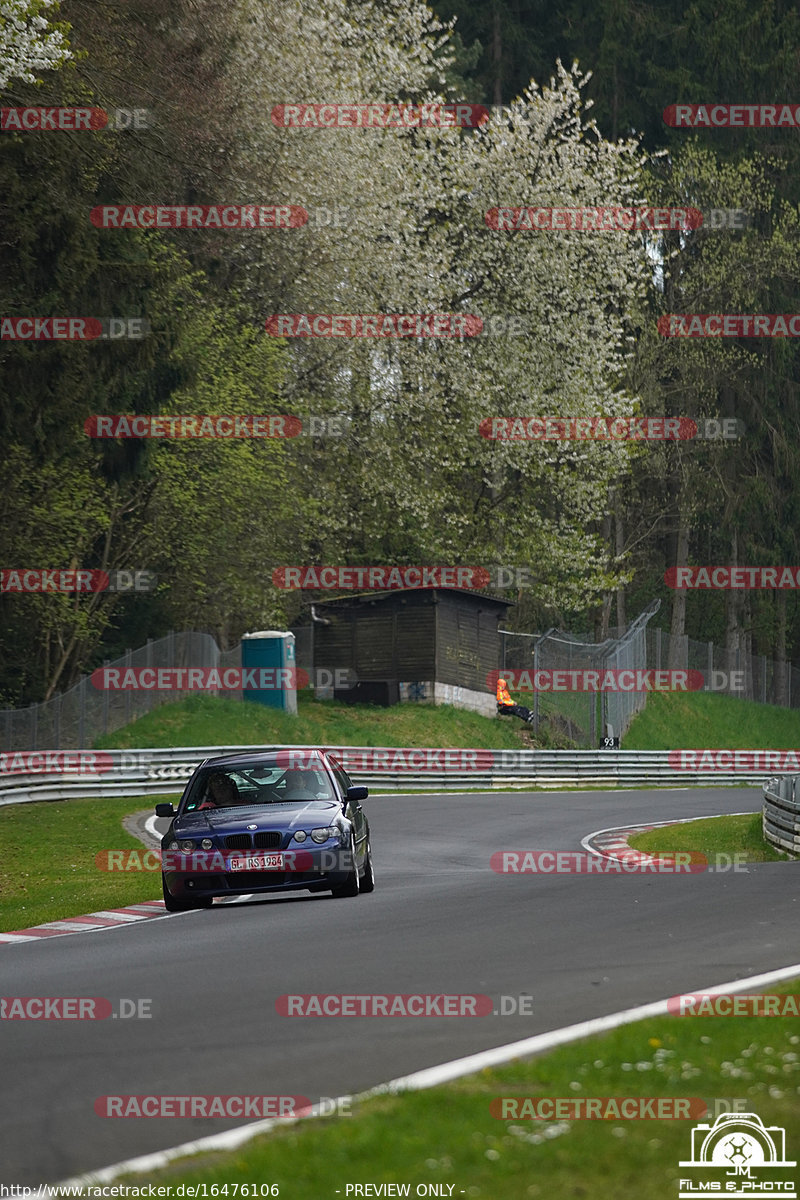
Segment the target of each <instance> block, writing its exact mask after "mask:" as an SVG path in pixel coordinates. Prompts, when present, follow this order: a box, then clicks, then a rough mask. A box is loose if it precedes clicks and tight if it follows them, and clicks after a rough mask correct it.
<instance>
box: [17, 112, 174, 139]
mask: <svg viewBox="0 0 800 1200" xmlns="http://www.w3.org/2000/svg"><path fill="white" fill-rule="evenodd" d="M151 122H152V114H151V112H150V109H147V108H112V109H110V110H106V109H104V108H48V107H42V108H0V133H82V132H83V133H96V132H97V131H98V130H100V129H108V130H110V131H112V132H115V133H116V132H120V131H121V130H129V129H147V128H149V126H150V124H151Z"/></svg>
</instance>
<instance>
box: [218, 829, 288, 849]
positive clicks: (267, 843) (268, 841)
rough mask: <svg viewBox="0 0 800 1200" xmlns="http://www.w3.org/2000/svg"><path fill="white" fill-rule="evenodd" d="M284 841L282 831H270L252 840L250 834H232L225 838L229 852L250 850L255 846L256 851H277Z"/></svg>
mask: <svg viewBox="0 0 800 1200" xmlns="http://www.w3.org/2000/svg"><path fill="white" fill-rule="evenodd" d="M282 841H283V834H282V833H281V832H280V830H278V829H275V830H273V829H268V830H266V832H264V833H257V834H256V835H255V837H252V838H251V836H250V834H249V833H231V834H229V835H228V837H226V838H225V847H226V849H227V850H250V849H252V848H253V847H254V846H255V848H256V850H277V849H279V848H280V845H281V842H282Z"/></svg>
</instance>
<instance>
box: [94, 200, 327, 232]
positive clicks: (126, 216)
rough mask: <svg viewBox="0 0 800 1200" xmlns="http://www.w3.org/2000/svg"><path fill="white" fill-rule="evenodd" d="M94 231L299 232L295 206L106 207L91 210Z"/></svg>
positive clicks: (303, 215)
mask: <svg viewBox="0 0 800 1200" xmlns="http://www.w3.org/2000/svg"><path fill="white" fill-rule="evenodd" d="M89 217H90V220H91V222H92V224H93V225H94V226H96V228H98V229H220V230H222V229H300V228H301V227H302V226H303V225H305V224H306V223H307V221H308V212H307V210H306V209H305V208H303V207H302V205H299V204H277V205H275V204H273V205H267V204H194V205H191V204H190V205H186V204H106V205H99V206H98V207H96V208H93V209H92V210H91V212H90V214H89Z"/></svg>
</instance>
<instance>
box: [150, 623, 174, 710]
mask: <svg viewBox="0 0 800 1200" xmlns="http://www.w3.org/2000/svg"><path fill="white" fill-rule="evenodd" d="M167 636H169V635H167ZM144 655H145V657H144V662H145V666H146V667H152V665H153V639H152V638H148V639H147V645H146V646H145V650H144ZM152 707H153V693H152V691H149V692H148V693H147V709H146V710H145V711H146V712H150V710H151V708H152Z"/></svg>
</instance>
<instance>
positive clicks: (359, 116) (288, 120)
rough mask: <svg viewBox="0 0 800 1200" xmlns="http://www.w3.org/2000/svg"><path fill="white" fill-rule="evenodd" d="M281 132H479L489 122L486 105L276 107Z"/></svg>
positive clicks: (274, 112)
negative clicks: (331, 130) (448, 130)
mask: <svg viewBox="0 0 800 1200" xmlns="http://www.w3.org/2000/svg"><path fill="white" fill-rule="evenodd" d="M270 116H271V118H272V123H273V125H276V126H277V127H278V128H279V129H419V128H428V129H433V128H436V129H476V128H478V127H479V126H481V125H485V124H486V123H487V122H488V120H489V109H488V108H487V107H486V106H485V105H484V104H439V103H429V104H403V103H400V102H395V103H363V102H361V103H357V104H276V105H275V106H274V107H273V109H272V112H271V114H270Z"/></svg>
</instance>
